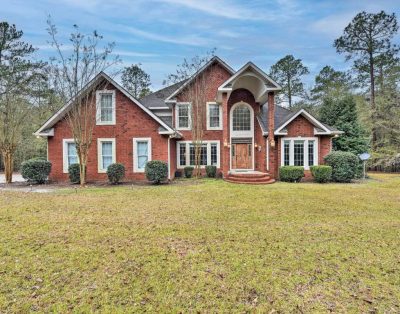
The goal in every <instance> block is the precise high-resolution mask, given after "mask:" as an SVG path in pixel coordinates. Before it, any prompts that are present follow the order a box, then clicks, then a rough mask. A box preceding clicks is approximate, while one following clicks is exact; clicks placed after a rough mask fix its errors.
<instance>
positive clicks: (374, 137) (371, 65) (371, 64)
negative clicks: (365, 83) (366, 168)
mask: <svg viewBox="0 0 400 314" xmlns="http://www.w3.org/2000/svg"><path fill="white" fill-rule="evenodd" d="M374 75H375V74H374V59H373V56H372V54H370V55H369V76H370V81H371V97H370V98H371V99H370V103H371V120H372V143H371V144H372V150H373V151H375V150H376V148H377V140H378V138H377V134H376V133H377V132H376V106H375V77H374Z"/></svg>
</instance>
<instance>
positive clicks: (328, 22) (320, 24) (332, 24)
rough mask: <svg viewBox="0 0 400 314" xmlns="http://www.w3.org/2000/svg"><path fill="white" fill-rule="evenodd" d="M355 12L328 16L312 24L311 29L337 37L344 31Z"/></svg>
mask: <svg viewBox="0 0 400 314" xmlns="http://www.w3.org/2000/svg"><path fill="white" fill-rule="evenodd" d="M353 17H354V13H352V12H351V13H343V14H335V15H329V16H326V17H324V18H322V19H320V20H318V21H316V22H314V23H312V24H311V30H312V31H313V32H315V33H321V34H324V35H328V36H329V37H330V38H336V37H338V36H340V35H341V34H342V33H343V30H344V28H345V27H346V26H347V25H348V24H349V23H350V22H351V20H352V19H353Z"/></svg>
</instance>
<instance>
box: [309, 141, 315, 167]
mask: <svg viewBox="0 0 400 314" xmlns="http://www.w3.org/2000/svg"><path fill="white" fill-rule="evenodd" d="M314 143H315V141H308V165H309V166H313V165H314Z"/></svg>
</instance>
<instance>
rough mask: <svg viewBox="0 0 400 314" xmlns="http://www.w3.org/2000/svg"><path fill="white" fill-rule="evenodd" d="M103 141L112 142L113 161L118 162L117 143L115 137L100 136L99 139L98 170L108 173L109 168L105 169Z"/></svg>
mask: <svg viewBox="0 0 400 314" xmlns="http://www.w3.org/2000/svg"><path fill="white" fill-rule="evenodd" d="M103 142H111V143H112V163H113V164H114V163H116V145H115V138H98V139H97V172H98V173H106V172H107V169H103V152H102V150H101V148H102V145H101V143H103Z"/></svg>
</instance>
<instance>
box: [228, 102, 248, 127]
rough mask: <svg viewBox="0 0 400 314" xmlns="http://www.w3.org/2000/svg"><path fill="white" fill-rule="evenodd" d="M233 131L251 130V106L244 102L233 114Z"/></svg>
mask: <svg viewBox="0 0 400 314" xmlns="http://www.w3.org/2000/svg"><path fill="white" fill-rule="evenodd" d="M232 130H233V131H251V112H250V108H249V107H248V106H246V105H244V104H242V105H238V106H237V107H236V108H235V109H234V110H233V114H232Z"/></svg>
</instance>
